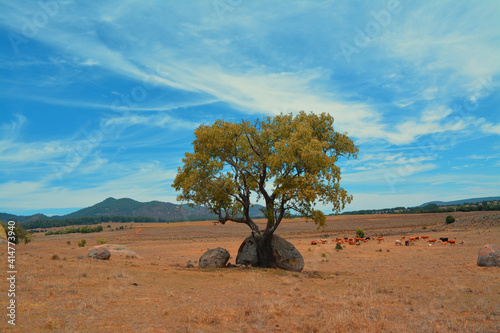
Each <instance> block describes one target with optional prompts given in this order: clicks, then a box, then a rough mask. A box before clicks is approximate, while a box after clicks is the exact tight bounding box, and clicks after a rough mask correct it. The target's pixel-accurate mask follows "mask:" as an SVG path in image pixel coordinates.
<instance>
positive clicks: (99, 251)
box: [87, 246, 111, 260]
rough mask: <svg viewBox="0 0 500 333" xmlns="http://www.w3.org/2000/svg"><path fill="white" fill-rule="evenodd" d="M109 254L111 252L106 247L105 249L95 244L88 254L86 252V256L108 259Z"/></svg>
mask: <svg viewBox="0 0 500 333" xmlns="http://www.w3.org/2000/svg"><path fill="white" fill-rule="evenodd" d="M110 256H111V252H109V251H108V249H106V248H104V247H102V246H96V247H94V248H92V250H90V252H89V254H87V257H89V258H94V259H99V260H108V259H109V257H110Z"/></svg>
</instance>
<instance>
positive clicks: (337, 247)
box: [335, 243, 343, 250]
mask: <svg viewBox="0 0 500 333" xmlns="http://www.w3.org/2000/svg"><path fill="white" fill-rule="evenodd" d="M335 250H343V248H342V245H340V243H337V245H335Z"/></svg>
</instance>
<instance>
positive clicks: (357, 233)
mask: <svg viewBox="0 0 500 333" xmlns="http://www.w3.org/2000/svg"><path fill="white" fill-rule="evenodd" d="M356 236H358V237H361V238H363V237H365V232H364V231H363V230H362V229H356Z"/></svg>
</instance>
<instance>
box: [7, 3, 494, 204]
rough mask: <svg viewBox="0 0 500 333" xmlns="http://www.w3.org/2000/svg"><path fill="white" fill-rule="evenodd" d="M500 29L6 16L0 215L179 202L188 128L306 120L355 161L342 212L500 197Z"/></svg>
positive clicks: (278, 15)
mask: <svg viewBox="0 0 500 333" xmlns="http://www.w3.org/2000/svg"><path fill="white" fill-rule="evenodd" d="M498 17H500V2H499V1H455V0H453V1H411V2H410V1H396V0H390V1H344V0H342V1H270V2H269V1H245V2H243V1H238V0H232V1H229V0H214V1H212V0H210V1H185V2H180V1H67V0H60V1H59V0H41V1H0V47H1V49H0V50H1V53H0V85H1V86H0V88H1V89H0V108H1V117H0V128H1V131H0V135H1V137H0V140H1V141H0V186H1V191H0V212H9V213H15V214H29V213H34V212H43V213H47V214H61V213H67V212H71V211H73V210H75V209H77V208H81V207H86V206H90V205H93V204H95V203H97V202H100V201H102V200H104V199H106V198H107V197H110V196H112V197H115V198H122V197H129V198H133V199H135V200H139V201H149V200H160V201H168V202H175V198H176V195H177V194H176V193H175V191H174V190H173V189H172V188H171V186H170V185H171V183H172V181H173V178H174V177H175V175H176V172H177V167H178V166H180V165H181V159H182V157H183V156H184V153H185V152H186V151H191V149H192V147H191V142H192V141H193V139H194V137H193V131H194V129H195V128H196V127H197V126H198V125H200V124H210V123H212V122H213V121H215V120H216V119H221V118H223V119H226V120H228V121H240V120H242V119H245V120H254V119H256V118H258V117H262V116H263V115H275V114H279V113H281V112H284V113H289V112H294V113H295V112H298V111H300V110H305V111H314V112H318V113H320V112H328V113H330V114H332V115H333V116H334V117H335V124H334V126H335V128H336V130H338V131H341V132H347V133H348V135H349V136H350V137H351V138H352V139H353V140H355V142H356V144H357V145H358V146H359V149H360V153H359V157H358V159H357V160H344V161H341V162H340V165H341V167H342V171H343V179H342V184H343V186H344V187H345V188H346V189H347V190H348V191H349V192H350V193H351V194H353V195H354V201H353V202H352V203H351V205H349V206H348V207H347V210H356V209H373V208H385V207H395V206H413V205H417V204H421V203H423V202H426V201H431V200H454V199H462V198H468V197H482V196H493V195H499V194H500V176H499V174H500V173H499V169H500V140H499V138H500V112H499V111H500V110H499V109H500V108H499V105H500V93H499V92H500V84H499V78H500V77H499V74H500V61H499V59H500V21H499V20H498ZM322 208H323V209H324V210H325V212H327V213H328V212H329V210H328V207H322Z"/></svg>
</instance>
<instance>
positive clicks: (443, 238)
mask: <svg viewBox="0 0 500 333" xmlns="http://www.w3.org/2000/svg"><path fill="white" fill-rule="evenodd" d="M439 240H440V241H441V242H447V241H448V237H441V238H439Z"/></svg>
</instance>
